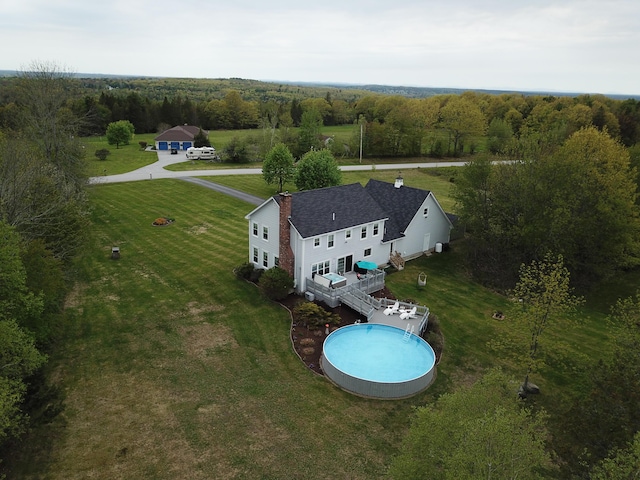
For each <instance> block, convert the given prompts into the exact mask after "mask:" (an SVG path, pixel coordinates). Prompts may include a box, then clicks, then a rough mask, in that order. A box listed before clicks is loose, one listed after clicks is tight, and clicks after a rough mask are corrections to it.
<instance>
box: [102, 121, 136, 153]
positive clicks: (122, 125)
mask: <svg viewBox="0 0 640 480" xmlns="http://www.w3.org/2000/svg"><path fill="white" fill-rule="evenodd" d="M134 133H135V127H134V126H133V124H132V123H131V122H130V121H129V120H118V121H117V122H111V123H110V124H109V125H108V126H107V141H108V142H109V145H115V146H116V148H120V145H129V142H131V139H132V138H133V134H134Z"/></svg>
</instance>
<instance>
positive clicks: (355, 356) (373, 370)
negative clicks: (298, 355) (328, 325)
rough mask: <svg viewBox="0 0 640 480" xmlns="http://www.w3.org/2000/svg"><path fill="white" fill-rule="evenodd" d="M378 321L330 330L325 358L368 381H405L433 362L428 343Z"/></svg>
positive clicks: (420, 374) (429, 368) (423, 372)
mask: <svg viewBox="0 0 640 480" xmlns="http://www.w3.org/2000/svg"><path fill="white" fill-rule="evenodd" d="M404 337H405V332H404V330H401V329H399V328H396V327H392V326H389V325H381V324H355V325H349V326H347V327H343V328H340V329H338V330H336V331H334V332H333V333H331V334H330V335H329V336H328V337H327V339H326V340H325V342H324V347H323V354H324V357H325V359H326V360H327V361H328V362H329V363H330V364H331V366H333V367H335V369H336V370H338V371H340V372H342V373H344V374H345V375H348V376H349V377H352V378H355V379H360V380H368V381H371V382H381V383H395V382H408V381H411V380H414V379H418V378H421V377H424V376H425V375H426V374H428V373H430V372H431V371H432V370H433V368H434V365H435V354H434V352H433V349H432V348H431V346H430V345H429V344H428V343H427V342H425V341H424V340H423V339H422V338H420V337H418V336H417V335H411V337H409V339H408V340H406V339H405V338H404Z"/></svg>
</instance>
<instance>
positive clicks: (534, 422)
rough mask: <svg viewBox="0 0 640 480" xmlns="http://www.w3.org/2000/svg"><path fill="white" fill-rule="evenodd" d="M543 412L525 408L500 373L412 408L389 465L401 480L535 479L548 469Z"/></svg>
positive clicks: (548, 458) (549, 467) (542, 475)
mask: <svg viewBox="0 0 640 480" xmlns="http://www.w3.org/2000/svg"><path fill="white" fill-rule="evenodd" d="M545 422H546V415H545V414H544V412H538V413H533V412H532V411H531V410H529V409H527V408H524V406H523V405H522V403H521V402H519V401H518V399H517V398H516V395H515V394H514V392H513V385H511V382H510V380H509V379H508V378H507V377H505V376H504V375H503V374H502V373H500V372H499V371H492V372H489V373H488V374H486V375H485V376H484V377H483V378H482V379H481V380H480V381H478V382H477V383H476V384H475V385H474V386H473V387H471V388H466V389H461V390H458V391H456V392H454V393H448V394H444V395H442V396H440V397H439V398H438V400H437V401H436V402H435V403H433V404H429V405H427V406H424V407H419V408H418V409H417V412H416V415H415V418H414V419H413V421H412V422H411V426H410V428H409V433H408V434H407V437H406V438H405V439H404V441H403V445H402V447H401V449H400V452H401V453H400V454H399V455H398V456H397V457H396V458H395V459H394V460H393V462H392V464H391V468H390V474H391V477H392V478H396V479H402V480H412V479H415V480H422V479H425V478H428V479H431V480H441V479H442V480H448V479H451V480H464V479H468V480H476V479H478V478H491V479H492V480H500V479H505V480H506V479H509V480H511V479H514V478H518V479H523V480H526V479H540V478H545V477H544V472H545V471H547V473H548V472H549V471H550V470H551V469H552V464H551V459H550V457H549V454H548V453H547V451H546V450H545V436H546V428H545Z"/></svg>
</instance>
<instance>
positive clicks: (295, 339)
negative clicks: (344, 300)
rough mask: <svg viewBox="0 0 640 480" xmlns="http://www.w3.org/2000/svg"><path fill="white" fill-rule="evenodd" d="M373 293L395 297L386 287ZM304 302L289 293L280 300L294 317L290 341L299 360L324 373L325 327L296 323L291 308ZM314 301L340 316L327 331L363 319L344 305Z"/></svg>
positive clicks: (301, 298) (317, 371)
mask: <svg viewBox="0 0 640 480" xmlns="http://www.w3.org/2000/svg"><path fill="white" fill-rule="evenodd" d="M373 295H374V296H375V297H376V298H383V297H386V298H389V299H395V297H394V296H393V294H392V293H391V292H390V291H389V290H388V289H387V288H386V287H385V288H384V289H382V290H380V291H379V292H376V293H374V294H373ZM304 302H306V300H305V298H304V297H302V296H300V295H289V296H288V297H287V298H285V299H284V300H281V301H280V303H281V304H282V305H284V306H285V307H287V308H288V309H289V311H290V312H291V314H292V316H293V317H294V318H293V321H292V323H291V341H292V343H293V348H294V349H295V351H296V353H297V354H298V356H299V357H300V360H302V361H303V362H304V364H305V365H306V366H307V367H308V368H309V369H310V370H313V371H314V372H315V373H318V374H320V375H324V373H323V372H322V369H321V368H320V356H321V355H322V344H323V343H324V339H325V338H327V334H326V329H325V328H324V327H322V328H320V329H314V330H311V329H309V328H307V327H305V326H303V325H298V323H297V322H296V318H295V315H294V314H293V309H294V308H295V306H296V305H298V304H299V303H304ZM314 303H317V304H318V305H320V306H321V307H323V308H324V309H325V310H328V311H330V312H332V313H336V314H338V315H339V316H340V319H341V321H340V324H339V325H333V326H331V327H330V329H329V333H331V332H332V331H334V330H336V329H338V328H340V327H344V326H346V325H351V324H352V323H355V322H356V320H358V319H360V320H363V319H364V318H363V317H362V315H360V314H359V313H357V312H356V311H355V310H352V309H350V308H349V307H346V306H338V307H336V308H328V307H327V306H326V305H325V304H324V303H321V302H314Z"/></svg>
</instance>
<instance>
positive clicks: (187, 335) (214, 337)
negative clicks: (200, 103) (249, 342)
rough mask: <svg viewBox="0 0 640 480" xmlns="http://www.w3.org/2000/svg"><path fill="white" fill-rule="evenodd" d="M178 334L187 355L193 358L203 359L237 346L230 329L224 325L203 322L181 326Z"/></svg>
mask: <svg viewBox="0 0 640 480" xmlns="http://www.w3.org/2000/svg"><path fill="white" fill-rule="evenodd" d="M178 333H179V334H180V335H181V336H182V337H183V338H184V345H185V349H186V352H187V354H189V355H191V356H193V357H199V358H205V357H208V356H210V355H212V354H214V353H215V352H216V351H219V350H221V349H225V348H235V347H237V346H238V343H237V342H236V340H235V338H234V337H233V333H232V332H231V329H230V328H229V327H227V326H225V325H212V324H210V323H207V322H203V323H200V324H198V325H188V326H182V327H180V328H179V329H178Z"/></svg>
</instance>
